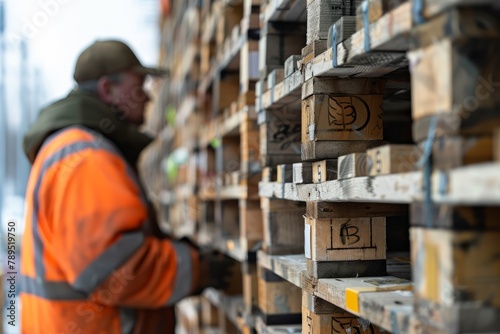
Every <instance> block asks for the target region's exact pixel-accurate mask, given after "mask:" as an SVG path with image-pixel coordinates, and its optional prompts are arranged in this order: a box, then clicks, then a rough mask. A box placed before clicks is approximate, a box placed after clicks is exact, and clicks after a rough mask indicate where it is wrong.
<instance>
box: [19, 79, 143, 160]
mask: <svg viewBox="0 0 500 334" xmlns="http://www.w3.org/2000/svg"><path fill="white" fill-rule="evenodd" d="M75 125H81V126H84V127H87V128H89V129H92V130H94V131H96V132H98V133H100V134H102V135H103V136H104V137H106V138H108V139H109V140H110V141H112V142H113V143H114V144H115V145H116V146H117V147H118V148H119V150H120V151H121V152H122V154H123V156H124V157H125V159H126V160H127V161H128V162H129V163H130V164H131V165H132V166H134V167H135V166H136V163H137V159H138V157H139V154H140V153H141V151H142V150H143V149H144V148H145V147H146V146H147V145H148V144H149V143H151V141H152V138H151V137H149V136H148V135H146V134H143V133H141V132H139V130H138V129H137V127H136V126H134V125H131V124H129V123H128V122H126V121H125V120H123V118H122V117H120V114H119V113H117V112H116V111H114V110H113V109H112V108H111V107H110V106H109V105H107V104H105V103H104V102H102V101H101V100H99V99H98V98H97V96H96V95H95V94H93V93H90V92H86V91H83V90H77V89H75V90H73V91H71V92H70V93H69V94H68V96H67V97H66V98H64V99H62V100H59V101H56V102H54V103H53V104H51V105H49V106H48V107H46V108H44V109H43V110H42V111H41V112H40V114H39V115H38V119H37V120H36V122H35V123H34V124H33V126H32V127H31V128H30V129H29V130H28V132H27V133H26V135H25V136H24V141H23V148H24V152H25V153H26V155H27V157H28V159H29V160H30V161H31V162H32V163H33V161H34V160H35V157H36V155H37V154H38V151H39V150H40V147H41V146H42V144H43V142H44V141H45V139H46V138H47V137H48V136H49V135H51V134H52V133H54V132H56V131H58V130H60V129H63V128H66V127H70V126H75Z"/></svg>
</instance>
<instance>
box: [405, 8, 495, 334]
mask: <svg viewBox="0 0 500 334" xmlns="http://www.w3.org/2000/svg"><path fill="white" fill-rule="evenodd" d="M497 17H498V12H492V11H491V8H455V9H451V10H448V11H446V12H443V13H442V14H440V15H438V16H436V17H432V18H430V19H429V20H428V21H427V22H424V23H423V24H422V25H421V26H419V27H418V28H417V29H415V30H414V34H413V44H412V50H411V51H410V52H409V53H408V58H409V59H410V62H411V64H412V89H413V100H412V102H413V105H412V116H413V124H414V131H413V136H414V139H415V141H416V142H421V143H423V145H424V146H425V147H426V151H425V156H424V158H425V159H424V160H423V161H422V162H423V164H424V170H423V173H424V187H425V189H430V187H432V186H433V182H435V181H432V180H431V178H430V175H431V173H433V172H435V171H440V172H442V173H443V175H446V173H449V172H451V171H452V170H453V169H455V168H459V167H462V166H467V165H474V164H477V163H482V162H489V161H492V160H493V138H494V132H495V130H496V128H497V127H498V125H499V123H500V114H499V113H498V107H499V106H500V99H499V97H498V94H497V93H496V92H495V91H496V89H497V87H498V84H496V83H497V82H498V78H500V66H499V64H498V61H497V58H498V52H499V51H500V39H499V37H500V24H499V21H498V19H497ZM443 22H446V25H447V26H448V27H450V28H449V29H448V28H445V27H444V26H443ZM430 36H433V38H432V39H430ZM479 50H481V51H479ZM492 177H497V176H493V175H492ZM439 182H440V185H439V187H440V191H441V192H443V193H445V192H446V191H447V188H448V187H449V184H448V181H447V179H446V177H445V176H443V177H441V178H440V180H439ZM470 191H471V192H472V191H474V190H473V189H471V190H470ZM464 195H465V194H464ZM474 204H475V206H461V205H460V203H455V202H450V203H446V204H436V203H434V198H433V195H432V193H431V192H430V191H428V192H426V194H425V196H424V202H423V203H422V204H418V205H414V206H413V210H412V225H413V226H412V228H411V231H410V232H411V242H412V244H411V245H412V265H413V270H414V273H415V275H414V284H415V288H414V293H415V312H416V315H417V317H418V319H419V320H420V321H421V322H422V324H423V325H424V326H426V327H428V328H429V330H432V331H436V332H437V331H441V332H473V331H476V332H480V331H482V332H484V331H490V332H493V331H498V330H499V329H500V320H498V319H499V316H500V308H499V307H500V299H499V298H498V296H499V294H498V293H499V292H500V284H499V278H500V266H499V262H498V259H497V255H498V254H499V251H500V248H499V244H498V238H499V236H500V234H499V225H498V224H497V222H498V221H497V218H496V217H497V214H498V213H499V212H500V211H499V208H497V207H485V206H483V204H482V203H481V202H477V203H474Z"/></svg>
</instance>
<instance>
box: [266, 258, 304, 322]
mask: <svg viewBox="0 0 500 334" xmlns="http://www.w3.org/2000/svg"><path fill="white" fill-rule="evenodd" d="M257 271H258V280H259V282H258V288H259V309H260V317H261V319H262V320H263V321H264V323H265V324H267V325H282V324H297V323H300V322H301V308H302V307H301V306H302V305H301V304H302V290H301V289H300V288H299V287H297V286H295V285H293V284H292V283H290V282H288V281H287V280H284V279H282V278H281V277H279V276H278V275H276V274H274V273H273V272H271V271H269V270H267V269H264V268H262V267H260V266H257Z"/></svg>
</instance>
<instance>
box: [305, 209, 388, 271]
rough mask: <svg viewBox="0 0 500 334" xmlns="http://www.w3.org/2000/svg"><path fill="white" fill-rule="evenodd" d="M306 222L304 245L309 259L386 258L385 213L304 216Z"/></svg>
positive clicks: (358, 259) (360, 259) (347, 260)
mask: <svg viewBox="0 0 500 334" xmlns="http://www.w3.org/2000/svg"><path fill="white" fill-rule="evenodd" d="M305 224H306V226H305V231H306V232H305V238H306V240H305V241H304V243H305V246H304V247H306V249H305V254H306V258H308V259H311V260H313V261H332V262H339V261H345V262H349V261H364V260H381V259H383V260H385V256H386V253H385V249H386V245H385V217H375V218H373V217H367V218H331V219H316V218H305ZM308 237H309V238H310V239H309V240H308V239H307V238H308ZM346 265H348V263H346Z"/></svg>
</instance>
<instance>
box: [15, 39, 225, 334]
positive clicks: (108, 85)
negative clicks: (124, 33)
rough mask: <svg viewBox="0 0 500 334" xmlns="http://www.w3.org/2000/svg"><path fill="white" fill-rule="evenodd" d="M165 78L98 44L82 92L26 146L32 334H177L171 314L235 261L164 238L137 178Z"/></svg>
mask: <svg viewBox="0 0 500 334" xmlns="http://www.w3.org/2000/svg"><path fill="white" fill-rule="evenodd" d="M163 74H164V72H162V71H161V70H158V69H153V68H148V67H144V66H142V65H141V63H140V62H139V60H138V59H137V57H136V56H135V55H134V53H133V52H132V50H131V49H130V48H129V47H128V46H127V45H125V44H124V43H122V42H119V41H113V40H108V41H98V42H95V43H94V44H92V45H91V46H90V47H88V48H87V49H86V50H84V51H83V52H82V54H81V55H80V56H79V58H78V60H77V63H76V67H75V72H74V78H75V80H76V82H77V84H78V87H77V88H76V89H75V90H73V91H72V92H71V93H70V94H69V95H68V96H67V97H66V98H64V99H62V100H60V101H57V102H55V103H53V104H52V105H50V106H49V107H47V108H45V109H44V110H42V111H41V113H40V115H39V117H38V119H37V121H36V122H35V124H34V125H33V127H32V128H31V129H30V130H29V132H28V133H27V134H26V136H25V140H24V149H25V152H26V155H27V156H28V158H29V159H30V161H31V162H32V163H33V167H32V170H31V174H30V179H29V182H28V188H27V192H26V202H27V206H26V230H25V234H24V237H23V249H22V257H21V274H22V275H21V278H20V280H21V284H20V286H21V304H22V312H21V313H22V314H21V331H22V333H30V334H32V333H44V334H48V333H54V334H60V333H92V334H95V333H173V332H174V315H173V309H172V307H169V306H171V305H173V304H174V303H175V302H177V301H178V300H180V299H181V298H183V297H185V296H187V295H189V294H192V293H195V292H197V291H200V290H201V289H203V288H204V287H207V286H214V287H216V288H219V287H222V286H223V285H224V283H225V282H224V279H225V278H226V279H227V278H228V277H227V274H228V272H229V270H228V268H227V264H228V263H227V261H226V260H224V259H221V258H220V257H217V256H215V255H213V254H212V253H210V254H204V255H203V256H200V254H199V252H198V251H197V250H196V249H195V248H194V247H192V246H191V245H190V244H189V243H185V242H176V241H173V240H170V239H167V238H165V237H164V236H163V235H162V234H161V233H160V231H159V229H158V226H157V222H156V219H155V214H154V212H153V210H152V209H151V206H150V205H149V204H148V201H147V199H146V196H145V193H144V191H143V190H142V187H141V185H140V183H139V180H138V178H137V175H136V163H137V159H138V157H139V154H140V152H141V151H142V149H144V148H145V147H146V146H147V145H148V144H149V143H150V142H151V138H150V137H148V136H146V135H145V134H143V133H141V132H139V130H138V125H140V124H142V122H143V117H144V106H145V104H146V102H147V101H148V99H149V98H148V95H147V94H146V92H145V91H144V90H143V83H144V79H145V76H146V75H163ZM200 273H203V275H200ZM216 275H217V277H216Z"/></svg>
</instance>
